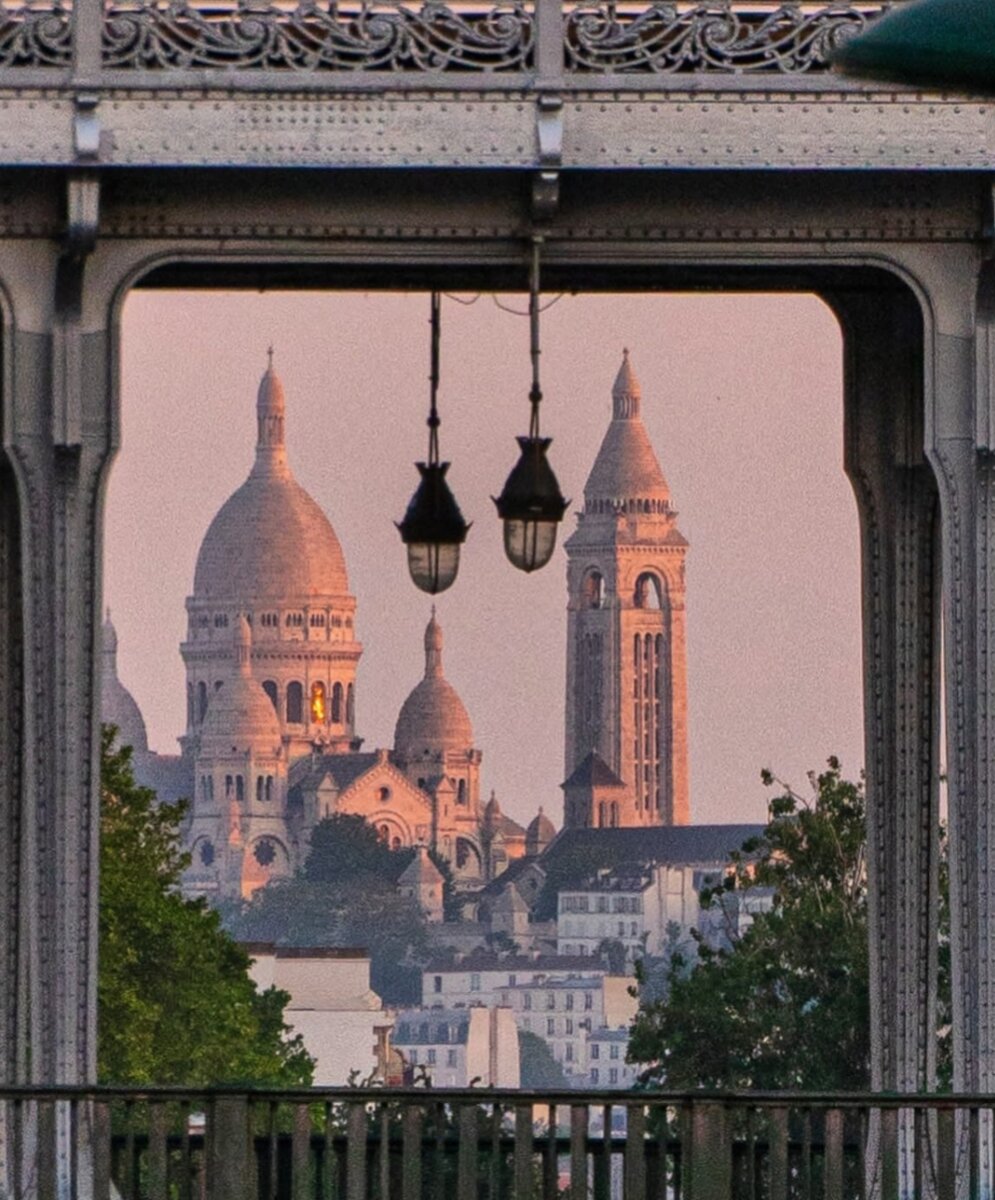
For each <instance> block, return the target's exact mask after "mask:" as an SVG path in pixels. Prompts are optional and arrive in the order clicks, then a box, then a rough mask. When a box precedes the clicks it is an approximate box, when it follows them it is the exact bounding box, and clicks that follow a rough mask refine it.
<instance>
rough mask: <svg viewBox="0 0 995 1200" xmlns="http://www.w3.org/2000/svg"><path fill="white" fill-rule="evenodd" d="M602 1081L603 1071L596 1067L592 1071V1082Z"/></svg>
mask: <svg viewBox="0 0 995 1200" xmlns="http://www.w3.org/2000/svg"><path fill="white" fill-rule="evenodd" d="M600 1081H601V1072H600V1071H599V1070H598V1068H597V1067H594V1068H593V1069H592V1071H591V1082H592V1083H599V1082H600Z"/></svg>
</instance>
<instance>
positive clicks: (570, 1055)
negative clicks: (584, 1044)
mask: <svg viewBox="0 0 995 1200" xmlns="http://www.w3.org/2000/svg"><path fill="white" fill-rule="evenodd" d="M564 1057H565V1058H566V1060H567V1062H573V1060H574V1044H573V1042H567V1050H566V1054H565V1055H564Z"/></svg>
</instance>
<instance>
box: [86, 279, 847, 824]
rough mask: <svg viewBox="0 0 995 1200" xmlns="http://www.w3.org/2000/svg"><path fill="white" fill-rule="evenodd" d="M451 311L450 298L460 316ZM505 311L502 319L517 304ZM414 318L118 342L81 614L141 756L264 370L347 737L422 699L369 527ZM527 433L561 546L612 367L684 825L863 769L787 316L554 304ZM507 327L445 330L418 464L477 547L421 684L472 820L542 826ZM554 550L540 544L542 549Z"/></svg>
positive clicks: (260, 313) (174, 299)
mask: <svg viewBox="0 0 995 1200" xmlns="http://www.w3.org/2000/svg"><path fill="white" fill-rule="evenodd" d="M464 299H465V297H464ZM503 302H504V303H508V304H511V305H513V306H515V307H518V308H524V304H525V298H524V297H509V298H507V299H506V300H505V301H503ZM427 320H428V297H427V296H426V295H425V294H412V295H400V294H383V293H377V294H365V293H350V294H301V293H294V294H290V293H267V294H262V295H256V294H250V293H238V294H236V293H169V292H165V293H164V292H136V293H134V294H133V295H132V296H131V297H130V298H129V300H128V302H127V306H126V309H125V317H124V354H123V379H122V406H123V417H122V427H123V440H124V444H123V448H122V451H121V454H120V456H119V458H118V460H117V462H116V463H115V465H114V467H113V470H112V473H111V480H110V487H109V493H108V511H107V538H106V567H107V572H106V584H105V600H106V603H108V604H109V605H110V606H111V608H112V610H113V616H114V621H115V624H116V625H117V628H118V633H119V636H120V652H119V661H120V671H121V676H122V679H123V681H124V683H125V684H126V685H127V686H128V687H129V688H130V689H131V691H132V692H133V694H134V696H135V698H136V700H137V701H138V703H139V704H140V706H141V708H142V711H143V713H144V714H145V719H146V723H147V725H148V729H149V736H150V741H151V744H152V745H153V747H154V748H156V749H159V750H162V751H168V752H173V751H175V749H176V743H175V738H176V737H177V736H178V735H179V734H180V733H181V732H182V727H183V720H184V703H185V702H184V679H183V670H182V664H181V661H180V657H179V652H178V645H179V642H180V640H181V639H182V637H183V634H184V628H185V613H184V599H185V597H186V595H187V593H188V592H189V590H190V587H191V585H192V581H193V567H194V562H195V559H196V555H197V549H198V547H199V544H200V540H201V538H202V537H203V534H204V532H205V530H206V529H207V526H208V523H209V522H210V520H211V518H212V516H213V515H214V513H215V512H216V511H217V509H218V507H219V506H220V505H221V503H222V502H223V501H224V500H225V498H226V497H227V496H228V495H229V494H230V493H231V492H232V491H233V490H234V489H235V488H236V487H237V486H238V485H239V484H240V483H241V482H242V480H243V479H244V478H245V476H246V474H247V473H248V470H249V467H250V465H251V462H252V450H253V445H254V440H255V415H254V404H255V392H256V386H257V384H258V380H259V376H260V374H261V373H262V371H263V370H264V368H265V365H266V347H267V346H268V345H269V343H270V342H272V343H273V344H274V345H275V347H276V367H277V370H278V372H279V374H280V376H281V378H282V379H283V383H284V386H285V389H286V394H287V405H288V414H287V437H288V444H289V451H290V460H291V464H292V466H293V468H294V470H295V472H296V474H297V477H298V479H299V480H300V482H301V483H302V484H303V485H304V486H305V487H306V488H307V489H308V490H309V491H310V492H311V494H312V495H313V496H314V497H315V499H316V500H317V501H318V502H319V503H320V504H321V505H322V507H323V508H324V509H325V511H326V512H327V514H328V516H329V518H330V519H331V521H332V524H333V525H334V527H335V530H336V532H337V533H338V536H339V539H340V541H341V542H342V546H343V549H344V551H345V555H346V562H347V565H348V569H349V578H350V584H351V587H352V589H353V592H354V594H355V595H356V598H357V604H358V611H357V629H358V633H359V637H360V639H361V640H362V642H363V644H364V646H365V650H364V654H363V659H362V663H361V666H360V675H359V681H358V697H357V731H358V733H359V734H360V735H361V736H362V737H363V738H364V739H365V747H366V748H367V749H372V748H374V747H377V746H387V745H390V744H391V741H392V738H393V728H394V721H395V719H396V716H397V712H398V709H399V707H400V705H401V703H402V701H403V699H404V697H405V695H406V694H407V693H408V691H409V690H410V689H411V688H412V687H413V686H414V685H415V684H416V683H417V681H418V680H419V678H420V677H421V674H422V668H423V653H422V632H423V629H424V625H425V622H426V621H427V619H428V616H429V609H430V604H431V600H430V598H429V597H427V596H425V595H423V594H422V593H421V592H418V591H417V590H416V589H415V588H414V586H413V585H412V584H411V583H410V582H409V580H408V578H407V572H406V566H405V556H404V551H403V547H402V546H401V543H400V540H399V538H398V535H397V532H396V530H395V529H394V526H393V521H394V520H399V519H400V517H401V516H402V515H403V512H404V509H405V506H406V504H407V501H408V498H409V496H410V495H411V492H412V491H413V490H414V487H415V484H416V473H415V470H414V467H413V465H412V463H413V461H414V460H415V459H416V458H423V457H424V454H425V425H424V419H425V415H426V409H427V403H428V385H427V374H428V324H427ZM542 343H543V355H542V372H543V384H544V391H545V394H546V402H545V404H544V406H543V431H544V433H546V434H547V435H549V436H552V437H553V439H554V441H553V446H552V449H551V452H550V457H551V460H552V463H553V466H554V468H555V470H556V471H557V473H558V475H559V479H560V483H561V486H562V488H563V492H564V494H565V495H567V496H569V497H572V498H573V500H574V504H573V505H572V506H571V510H570V511H569V512H568V514H567V517H566V520H565V522H564V533H568V532H569V531H570V530H571V529H572V528H573V527H574V524H575V521H574V517H573V512H574V511H576V509H577V508H578V507H579V505H580V504H582V501H583V495H582V492H583V484H584V480H585V478H586V476H587V472H588V470H589V468H590V465H591V463H592V462H593V459H594V455H595V453H596V451H597V448H598V445H599V444H600V441H601V437H602V435H603V433H604V430H605V427H606V425H607V422H608V419H609V415H610V411H611V406H610V389H611V384H612V381H613V379H614V376H615V372H616V370H617V368H618V364H619V361H620V359H621V353H622V348H623V346H628V347H629V349H630V352H631V355H632V362H633V365H634V367H635V370H636V373H637V375H638V376H639V379H640V381H641V383H642V388H643V417H644V420H645V423H646V426H647V428H648V430H649V433H650V437H651V438H652V440H653V443H654V445H655V447H656V450H657V454H658V456H659V459H660V462H661V465H662V467H663V471H664V474H665V476H666V477H667V479H668V481H669V483H670V487H671V491H672V493H673V497H674V500H675V503H676V506H677V508H678V510H679V512H680V517H679V525H680V528H681V529H682V530H683V532H684V533H685V535H686V536H687V537H688V538H689V539H690V542H691V550H690V552H689V556H688V651H689V664H688V683H689V700H690V738H691V813H692V820H693V821H695V822H708V821H743V820H755V819H762V817H763V815H764V812H765V807H764V805H765V796H766V791H765V789H764V788H763V787H762V786H761V785H760V783H759V772H760V768H761V767H763V766H767V765H769V766H771V767H773V768H774V769H775V770H776V771H777V772H778V773H779V774H780V775H781V776H782V777H784V778H787V779H789V780H791V781H792V782H793V783H795V784H796V785H804V775H805V772H806V770H808V769H810V768H818V767H820V766H821V764H822V763H823V762H824V760H825V758H826V757H827V756H828V755H829V754H832V753H836V754H839V755H840V756H841V757H842V758H843V760H844V766H845V768H846V769H847V771H848V772H850V773H851V774H855V773H856V772H857V771H858V770H859V769H860V767H861V765H862V763H863V735H862V727H861V723H862V717H861V697H860V626H859V563H858V539H857V519H856V509H855V505H854V501H853V497H852V493H851V491H850V487H849V484H848V482H847V480H846V478H845V477H844V475H843V470H842V393H841V386H842V385H841V344H840V336H839V331H838V328H837V326H836V323H835V321H834V319H833V317H832V316H831V314H830V313H829V311H828V310H827V309H826V308H825V307H824V306H823V305H822V304H821V302H820V301H818V300H817V299H815V298H813V297H808V296H732V295H693V296H687V295H667V296H659V295H654V296H648V295H626V296H613V297H592V296H581V297H572V296H566V297H564V298H563V299H562V300H560V301H559V302H558V303H555V304H554V305H553V306H552V307H551V308H549V310H548V311H547V312H546V313H545V314H544V316H543V328H542ZM528 384H529V362H528V323H527V321H525V320H523V319H521V318H518V317H515V316H512V315H510V314H508V313H505V312H502V311H500V310H499V309H498V308H497V307H496V306H495V305H494V303H493V301H492V300H491V298H490V297H487V296H483V297H481V298H480V299H479V300H478V301H477V302H476V303H474V304H472V305H461V304H458V303H456V302H455V301H453V300H451V299H443V304H442V386H441V390H440V411H441V415H442V419H443V424H442V431H441V439H442V453H443V457H444V458H446V459H451V460H452V463H453V465H452V468H451V471H450V481H451V483H452V486H453V489H454V491H455V493H456V496H457V498H458V500H459V502H460V505H461V507H462V509H463V513H464V516H465V517H466V518H467V519H468V520H472V521H473V522H474V526H473V529H472V530H471V532H470V536H469V540H468V542H467V545H466V547H465V549H464V555H463V564H462V568H461V571H460V577H459V579H458V580H457V582H456V584H455V586H454V587H453V588H452V589H451V590H450V591H449V592H446V593H445V594H444V595H442V596H441V597H439V598H438V609H439V619H440V621H441V623H442V626H443V630H444V633H445V667H446V674H447V676H448V678H449V679H450V681H451V682H452V683H453V684H454V685H455V687H456V688H457V689H458V691H459V693H460V695H461V696H462V698H463V700H464V703H465V704H466V706H467V709H468V711H469V713H470V716H471V719H472V720H473V724H474V730H475V733H476V741H477V745H478V747H479V748H480V749H481V750H482V751H483V755H484V759H483V768H482V779H483V787H484V789H485V794H487V793H489V792H490V789H491V788H494V789H495V790H496V792H497V795H498V798H499V800H500V802H501V804H502V806H503V807H504V808H505V810H506V811H507V812H508V813H510V814H511V815H512V816H514V817H516V818H517V819H519V820H524V819H528V818H529V817H531V815H532V814H533V813H534V812H535V810H536V809H537V807H538V806H539V805H543V806H544V807H545V809H546V811H547V812H549V813H550V814H551V815H552V816H553V818H554V820H555V821H556V823H557V824H559V822H560V820H561V817H562V794H561V792H560V790H559V783H560V782H561V780H562V777H563V688H564V672H565V667H564V662H565V629H566V621H565V604H566V589H565V557H564V555H563V554H562V551H561V550H560V549H559V548H558V549H557V552H556V555H555V557H554V560H553V562H552V563H551V564H550V565H549V566H548V567H547V568H546V569H545V570H544V571H542V572H540V573H538V574H536V575H533V576H525V575H522V574H520V573H519V572H517V571H515V570H514V569H513V568H512V567H511V566H510V565H509V564H508V563H507V562H506V561H505V560H504V557H503V552H502V548H501V530H500V525H499V522H498V520H497V518H496V516H495V514H494V506H493V504H492V503H491V501H490V499H489V496H490V495H492V494H493V495H496V494H497V493H498V491H499V490H500V488H501V485H502V483H503V481H504V478H505V476H506V475H507V473H508V471H509V470H510V468H511V465H512V463H513V461H514V459H515V455H516V450H517V448H516V446H515V444H514V437H515V435H516V434H519V433H524V432H525V431H526V429H527V425H528V406H527V400H526V397H527V391H528ZM561 543H562V538H561Z"/></svg>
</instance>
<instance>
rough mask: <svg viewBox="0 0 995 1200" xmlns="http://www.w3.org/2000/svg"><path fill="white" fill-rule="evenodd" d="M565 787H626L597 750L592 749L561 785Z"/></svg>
mask: <svg viewBox="0 0 995 1200" xmlns="http://www.w3.org/2000/svg"><path fill="white" fill-rule="evenodd" d="M560 786H561V787H563V788H573V787H625V784H624V783H623V782H622V780H621V779H619V777H618V776H617V775H616V774H615V772H614V771H613V770H612V769H611V767H610V766H609V765H608V764H607V763H606V762H605V760H604V759H603V758H602V757H601V755H600V754H599V753H598V752H597V750H592V751H591V752H590V753H589V754H588V756H587V758H585V759H584V761H583V762H582V763H581V764H580V765H579V766H578V767H576V768H575V770H574V772H573V774H572V775H571V776H570V778H569V779H567V780H566V781H565V782H564V783H562V784H561V785H560Z"/></svg>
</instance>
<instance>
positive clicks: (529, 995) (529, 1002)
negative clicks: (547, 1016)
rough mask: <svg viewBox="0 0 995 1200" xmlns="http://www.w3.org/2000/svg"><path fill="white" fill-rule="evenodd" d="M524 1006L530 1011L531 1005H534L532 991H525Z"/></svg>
mask: <svg viewBox="0 0 995 1200" xmlns="http://www.w3.org/2000/svg"><path fill="white" fill-rule="evenodd" d="M522 1007H523V1008H524V1009H525V1011H526V1012H528V1011H529V1010H530V1009H531V1007H532V993H531V992H526V993H525V996H524V1003H523V1004H522Z"/></svg>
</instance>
